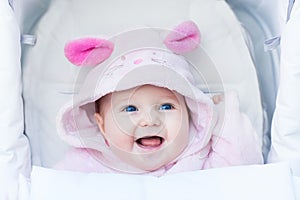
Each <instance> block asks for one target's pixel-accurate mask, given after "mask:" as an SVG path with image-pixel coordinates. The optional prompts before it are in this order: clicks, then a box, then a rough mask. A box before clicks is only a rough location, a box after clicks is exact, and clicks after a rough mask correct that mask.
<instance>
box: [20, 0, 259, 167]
mask: <svg viewBox="0 0 300 200" xmlns="http://www.w3.org/2000/svg"><path fill="white" fill-rule="evenodd" d="M158 5H159V6H158ZM170 5H172V7H171V8H170ZM141 8H145V9H141ZM185 20H193V21H194V22H195V23H197V24H198V26H199V29H200V31H201V33H202V42H201V44H202V45H203V48H204V49H205V50H206V52H207V54H208V55H209V56H210V58H211V60H212V61H213V62H214V63H215V66H216V67H217V70H218V72H219V74H220V75H221V78H222V81H223V85H218V84H214V80H210V82H208V85H210V86H211V87H213V90H211V91H212V92H220V90H219V89H220V87H222V88H223V87H224V90H226V91H227V90H236V91H237V92H238V94H239V97H240V101H241V104H240V105H241V109H242V111H244V112H245V113H246V114H247V115H248V116H249V118H250V120H251V122H252V123H253V126H254V127H255V128H256V130H257V132H258V134H259V137H262V108H261V107H262V106H261V101H260V94H259V88H258V81H257V76H256V72H255V67H254V65H253V63H252V60H251V57H250V54H249V51H248V49H247V46H246V44H245V41H244V38H243V34H242V30H241V26H240V24H239V22H238V21H237V19H236V18H235V16H234V14H233V12H232V11H231V9H230V8H229V6H228V5H227V4H226V2H225V1H219V0H213V1H210V0H200V1H192V0H188V1H186V0H182V1H177V2H176V4H174V2H173V1H171V0H166V1H159V0H154V1H138V0H132V1H131V3H130V6H129V3H128V2H126V1H121V0H118V1H117V0H115V1H113V2H110V3H107V2H105V1H99V0H90V1H89V3H86V2H84V1H72V2H71V1H59V0H53V1H52V2H51V4H50V6H49V9H48V11H47V12H46V13H45V15H44V16H43V17H42V18H41V19H40V21H39V22H38V24H37V25H36V26H35V27H34V29H32V30H31V32H30V34H34V35H36V36H37V42H36V45H35V46H33V47H28V48H27V49H26V52H24V59H23V66H24V73H23V80H24V101H25V120H26V121H25V124H26V133H27V135H28V137H29V139H30V143H31V146H32V158H33V163H34V164H36V165H42V166H46V167H51V166H53V165H54V164H55V163H56V162H57V161H58V160H60V159H61V156H63V155H64V152H65V151H66V150H67V149H68V146H66V144H64V143H63V142H62V141H61V140H60V139H59V137H58V135H57V134H56V129H55V117H56V114H57V112H58V110H59V109H60V108H61V106H62V105H64V104H65V103H66V102H67V101H69V100H70V99H71V98H72V94H74V92H75V93H76V92H77V91H78V87H80V85H81V84H82V79H83V78H84V77H85V74H86V73H87V72H88V71H89V70H90V68H84V69H83V68H81V69H79V68H77V67H74V66H73V65H72V64H70V63H69V62H68V61H67V60H66V58H65V57H64V55H63V49H64V45H65V43H66V42H67V41H69V40H70V39H74V38H76V37H78V38H79V37H82V36H87V35H98V36H99V35H101V36H107V37H111V36H113V35H114V34H118V33H120V32H123V31H128V30H131V29H134V28H143V27H147V28H149V27H158V28H163V29H171V28H172V27H173V26H174V25H176V24H178V23H180V22H182V21H185ZM141 37H142V36H141ZM129 44H130V42H129Z"/></svg>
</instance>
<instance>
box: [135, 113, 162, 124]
mask: <svg viewBox="0 0 300 200" xmlns="http://www.w3.org/2000/svg"><path fill="white" fill-rule="evenodd" d="M161 118H163V116H161V114H160V113H159V112H158V111H156V110H155V109H149V110H147V111H144V112H143V113H142V114H141V118H140V121H139V125H140V126H141V127H146V126H160V125H161V121H162V119H161Z"/></svg>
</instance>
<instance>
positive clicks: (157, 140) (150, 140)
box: [136, 136, 164, 150]
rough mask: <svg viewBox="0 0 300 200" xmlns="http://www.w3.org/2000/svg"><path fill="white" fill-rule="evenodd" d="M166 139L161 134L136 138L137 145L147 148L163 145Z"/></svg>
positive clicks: (156, 147)
mask: <svg viewBox="0 0 300 200" xmlns="http://www.w3.org/2000/svg"><path fill="white" fill-rule="evenodd" d="M163 142H164V139H163V138H162V137H159V136H150V137H143V138H140V139H138V140H136V143H137V145H138V146H139V147H140V148H142V149H146V150H156V149H158V148H160V147H161V146H162V144H163Z"/></svg>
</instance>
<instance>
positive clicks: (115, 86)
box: [55, 22, 263, 176]
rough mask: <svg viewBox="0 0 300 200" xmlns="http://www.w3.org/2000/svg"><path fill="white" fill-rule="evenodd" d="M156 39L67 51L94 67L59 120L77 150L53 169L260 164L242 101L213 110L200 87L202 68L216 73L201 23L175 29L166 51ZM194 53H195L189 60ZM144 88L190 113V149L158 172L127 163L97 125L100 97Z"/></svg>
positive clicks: (95, 43) (91, 41)
mask: <svg viewBox="0 0 300 200" xmlns="http://www.w3.org/2000/svg"><path fill="white" fill-rule="evenodd" d="M157 33H159V34H157ZM135 34H136V33H135ZM151 34H152V35H154V36H153V38H155V39H153V40H151V39H152V38H151V37H149V35H148V39H149V38H150V39H149V40H150V41H151V42H152V46H149V45H148V46H147V47H139V48H132V47H131V49H130V48H129V49H126V51H124V50H122V51H121V50H120V48H119V49H114V44H113V43H112V41H115V46H116V47H118V46H121V45H122V39H120V38H122V37H120V36H117V37H116V38H117V39H116V38H114V39H111V40H103V39H95V38H85V39H79V40H74V41H72V42H70V43H68V44H67V45H66V48H65V55H66V57H67V58H68V59H69V61H70V62H72V63H73V64H75V65H78V66H96V65H97V66H96V67H95V68H94V69H92V70H91V71H90V72H89V74H88V75H87V77H86V78H85V82H84V84H83V86H82V88H81V90H80V92H79V93H78V94H77V95H74V98H73V100H72V101H71V102H70V103H68V104H67V105H65V106H64V107H63V108H62V109H61V111H60V113H59V114H58V116H57V128H58V133H59V135H60V136H61V138H62V139H63V140H64V141H66V142H67V143H68V144H70V145H71V146H73V147H75V148H74V149H71V150H70V151H69V152H68V153H67V154H66V156H65V159H64V160H62V161H61V162H59V163H58V164H57V165H56V166H55V168H57V169H65V170H75V171H82V172H100V173H105V172H108V173H139V174H151V175H155V176H162V175H164V174H169V173H177V172H183V171H191V170H201V169H208V168H214V167H225V166H233V165H246V164H261V163H263V158H262V152H261V141H259V140H258V136H257V133H256V132H255V129H254V128H253V127H252V124H251V122H250V120H249V119H248V117H247V116H246V115H245V114H243V113H241V112H240V110H239V101H238V97H237V95H236V94H235V93H234V92H226V93H225V95H224V96H223V98H222V100H221V101H220V102H218V103H216V104H214V103H213V101H212V99H211V95H210V94H205V93H203V92H202V90H201V89H200V88H201V87H202V88H205V87H208V86H205V87H203V85H205V84H204V83H205V80H203V74H202V72H201V67H203V66H205V67H207V66H210V67H213V63H212V62H211V61H210V59H209V58H208V56H207V55H206V54H205V53H204V51H203V50H202V49H201V47H199V42H200V32H199V30H198V29H197V27H196V25H195V24H194V23H193V22H185V23H183V24H181V25H180V26H178V27H176V28H175V31H173V32H171V33H169V34H167V36H166V37H165V40H164V45H165V46H163V45H162V44H163V43H162V42H161V40H160V37H161V35H162V32H158V31H156V32H155V31H153V32H151ZM151 34H150V35H151ZM129 35H130V34H129ZM152 35H151V36H152ZM157 35H159V37H157ZM124 38H126V37H124ZM157 38H158V39H157ZM154 40H155V42H153V41H154ZM157 41H158V42H157ZM117 43H120V45H117ZM123 43H124V41H123ZM153 43H155V45H153ZM127 46H128V44H127ZM129 46H130V45H129ZM165 47H167V48H165ZM169 50H171V51H169ZM120 52H121V53H120ZM189 52H197V54H194V55H189V54H188V53H189ZM179 54H185V56H182V55H179ZM195 55H197V56H195ZM195 57H196V58H195ZM99 63H101V64H99ZM98 64H99V65H98ZM201 75H202V78H201ZM145 84H151V85H155V86H159V87H165V88H168V89H170V90H172V91H176V92H178V93H179V94H181V95H183V96H184V97H185V101H186V105H187V107H188V110H189V113H190V133H189V134H190V142H189V144H188V145H187V147H186V148H185V150H184V152H183V153H182V154H181V155H179V156H178V157H177V158H176V159H175V160H173V161H171V162H170V163H167V164H166V165H164V166H163V167H161V168H160V169H157V170H155V171H143V170H140V169H136V168H134V167H132V166H129V165H128V164H126V163H123V162H122V161H121V160H120V159H119V158H118V157H117V156H115V155H114V154H113V153H112V152H111V151H110V149H109V147H108V146H107V145H106V144H105V141H104V138H103V136H102V134H101V133H100V130H99V129H98V126H97V123H96V121H95V119H94V113H95V103H94V102H95V101H96V100H97V99H99V98H101V97H103V96H105V95H106V94H109V93H111V92H114V91H122V90H126V89H131V88H134V87H136V86H141V85H145Z"/></svg>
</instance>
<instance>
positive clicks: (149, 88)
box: [101, 84, 183, 103]
mask: <svg viewBox="0 0 300 200" xmlns="http://www.w3.org/2000/svg"><path fill="white" fill-rule="evenodd" d="M144 95H153V96H154V97H155V98H172V99H178V98H180V99H181V98H183V96H182V95H180V94H179V93H177V92H176V91H173V90H170V89H168V88H165V87H159V86H155V85H150V84H147V85H141V86H137V87H134V88H130V89H127V90H122V91H114V92H112V93H109V94H107V95H105V96H103V97H102V98H101V103H105V102H108V101H110V102H111V101H112V100H117V101H128V100H130V99H134V98H136V97H137V98H138V97H139V96H144Z"/></svg>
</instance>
